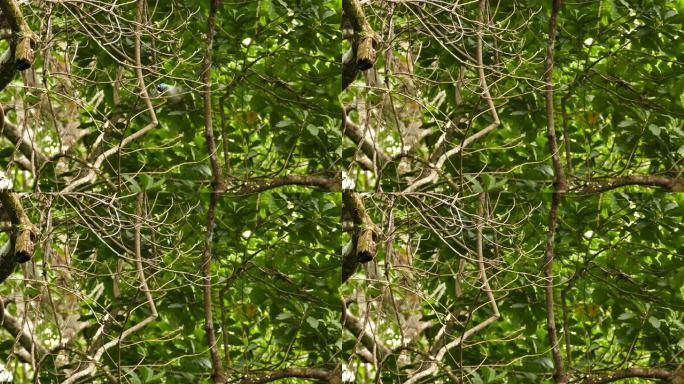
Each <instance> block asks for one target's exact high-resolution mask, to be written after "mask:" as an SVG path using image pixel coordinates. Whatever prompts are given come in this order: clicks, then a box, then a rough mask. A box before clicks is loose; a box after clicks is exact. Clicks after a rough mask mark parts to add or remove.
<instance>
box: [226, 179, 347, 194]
mask: <svg viewBox="0 0 684 384" xmlns="http://www.w3.org/2000/svg"><path fill="white" fill-rule="evenodd" d="M341 182H342V181H341V176H339V175H338V176H335V177H323V176H304V175H286V176H280V177H275V178H272V179H268V180H260V181H251V180H250V181H248V182H246V183H245V185H243V186H242V187H240V188H239V189H237V190H236V191H234V193H237V194H249V193H257V192H263V191H266V190H269V189H273V188H278V187H283V186H287V185H301V186H310V187H318V188H320V189H321V190H323V191H326V192H339V191H341V190H342V185H341Z"/></svg>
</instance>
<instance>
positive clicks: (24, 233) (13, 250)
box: [0, 190, 35, 283]
mask: <svg viewBox="0 0 684 384" xmlns="http://www.w3.org/2000/svg"><path fill="white" fill-rule="evenodd" d="M0 204H2V209H4V210H5V211H6V212H7V214H8V216H9V217H10V221H11V222H12V226H13V227H14V228H13V229H12V233H11V234H10V240H9V241H8V242H7V243H6V244H5V245H4V246H3V247H2V248H1V249H0V283H2V282H4V281H5V280H6V279H7V277H8V276H9V275H11V274H12V271H14V267H15V266H16V264H17V263H25V262H27V261H29V260H31V258H33V253H34V251H35V244H34V242H33V239H34V237H35V233H34V228H33V225H32V224H31V221H30V220H29V219H28V216H26V212H24V208H23V207H22V205H21V201H19V196H18V195H17V194H16V193H14V192H12V191H10V190H0Z"/></svg>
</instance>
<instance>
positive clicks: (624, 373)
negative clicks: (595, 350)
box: [584, 367, 684, 384]
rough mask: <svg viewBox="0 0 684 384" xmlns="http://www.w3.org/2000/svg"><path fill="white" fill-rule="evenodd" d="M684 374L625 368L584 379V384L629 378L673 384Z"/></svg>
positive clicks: (651, 369)
mask: <svg viewBox="0 0 684 384" xmlns="http://www.w3.org/2000/svg"><path fill="white" fill-rule="evenodd" d="M683 376H684V374H682V373H681V372H679V373H678V372H674V371H668V370H666V369H661V368H638V367H637V368H626V369H621V370H619V371H614V372H611V373H608V374H605V375H599V376H593V377H588V378H586V379H584V383H586V384H603V383H611V382H613V381H618V380H622V379H627V378H630V377H638V378H642V379H662V380H672V382H673V383H674V382H675V381H674V379H675V378H681V379H684V377H683Z"/></svg>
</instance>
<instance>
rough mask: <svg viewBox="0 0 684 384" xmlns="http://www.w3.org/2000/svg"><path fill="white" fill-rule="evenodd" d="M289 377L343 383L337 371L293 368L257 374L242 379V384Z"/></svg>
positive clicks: (254, 383)
mask: <svg viewBox="0 0 684 384" xmlns="http://www.w3.org/2000/svg"><path fill="white" fill-rule="evenodd" d="M288 377H296V378H300V379H314V380H323V381H327V382H328V383H331V384H338V383H341V382H342V378H341V372H340V371H339V370H337V369H336V370H328V369H323V368H305V367H291V368H285V369H281V370H277V371H270V372H267V373H255V374H254V376H253V377H250V378H245V379H242V380H241V381H240V383H242V384H262V383H269V382H271V381H276V380H280V379H285V378H288Z"/></svg>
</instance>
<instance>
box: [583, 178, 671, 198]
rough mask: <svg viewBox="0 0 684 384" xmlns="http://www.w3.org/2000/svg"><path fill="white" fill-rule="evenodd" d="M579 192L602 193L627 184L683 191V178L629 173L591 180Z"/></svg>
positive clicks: (669, 190)
mask: <svg viewBox="0 0 684 384" xmlns="http://www.w3.org/2000/svg"><path fill="white" fill-rule="evenodd" d="M590 183H591V184H590V185H588V186H586V187H584V188H583V189H582V190H581V193H588V194H589V193H602V192H606V191H610V190H612V189H616V188H621V187H625V186H629V185H640V186H643V187H659V188H662V189H664V190H666V191H668V192H684V179H682V178H670V177H665V176H653V175H629V176H623V177H617V178H614V179H608V180H600V181H598V180H591V181H590Z"/></svg>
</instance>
